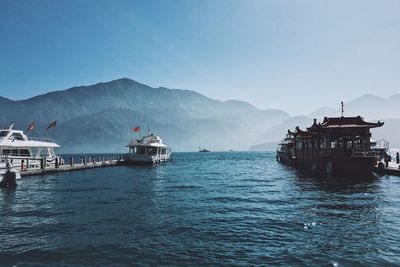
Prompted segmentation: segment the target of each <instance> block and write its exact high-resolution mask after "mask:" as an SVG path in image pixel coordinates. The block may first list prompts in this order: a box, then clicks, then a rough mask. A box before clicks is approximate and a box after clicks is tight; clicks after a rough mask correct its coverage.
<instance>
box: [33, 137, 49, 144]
mask: <svg viewBox="0 0 400 267" xmlns="http://www.w3.org/2000/svg"><path fill="white" fill-rule="evenodd" d="M29 141H38V142H46V143H54V139H53V138H47V137H46V138H40V137H39V138H38V137H29Z"/></svg>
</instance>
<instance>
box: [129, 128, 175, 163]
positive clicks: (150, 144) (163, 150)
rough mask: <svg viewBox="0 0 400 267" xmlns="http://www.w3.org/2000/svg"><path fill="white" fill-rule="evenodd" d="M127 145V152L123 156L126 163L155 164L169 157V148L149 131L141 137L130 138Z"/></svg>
mask: <svg viewBox="0 0 400 267" xmlns="http://www.w3.org/2000/svg"><path fill="white" fill-rule="evenodd" d="M127 147H129V153H128V154H126V155H125V156H124V159H125V163H126V164H155V163H160V162H167V161H169V160H170V158H171V149H170V148H169V147H168V146H167V145H166V144H164V142H163V141H162V139H161V138H160V137H159V136H157V135H155V134H153V133H151V132H150V131H149V132H148V134H147V135H146V136H144V137H142V138H139V139H132V140H131V142H130V143H129V144H128V145H127Z"/></svg>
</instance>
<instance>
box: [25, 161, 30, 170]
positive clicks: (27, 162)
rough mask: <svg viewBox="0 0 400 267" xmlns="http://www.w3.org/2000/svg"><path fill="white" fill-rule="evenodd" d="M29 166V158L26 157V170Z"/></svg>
mask: <svg viewBox="0 0 400 267" xmlns="http://www.w3.org/2000/svg"><path fill="white" fill-rule="evenodd" d="M28 168H29V159H26V167H25V170H26V169H28Z"/></svg>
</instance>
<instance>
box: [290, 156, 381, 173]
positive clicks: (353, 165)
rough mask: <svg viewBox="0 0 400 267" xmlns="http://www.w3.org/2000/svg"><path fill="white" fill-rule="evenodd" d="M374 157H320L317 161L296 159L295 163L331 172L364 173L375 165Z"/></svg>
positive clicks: (368, 171)
mask: <svg viewBox="0 0 400 267" xmlns="http://www.w3.org/2000/svg"><path fill="white" fill-rule="evenodd" d="M376 162H377V161H376V158H375V157H346V158H335V157H327V158H321V159H320V160H319V161H302V160H296V165H298V166H301V167H309V168H311V169H312V170H314V171H318V172H324V173H328V174H333V173H353V174H365V173H371V172H372V171H373V169H374V167H375V165H376Z"/></svg>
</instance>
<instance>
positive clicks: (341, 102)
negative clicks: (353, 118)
mask: <svg viewBox="0 0 400 267" xmlns="http://www.w3.org/2000/svg"><path fill="white" fill-rule="evenodd" d="M341 104H342V117H343V112H344V106H343V101H342V102H341Z"/></svg>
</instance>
